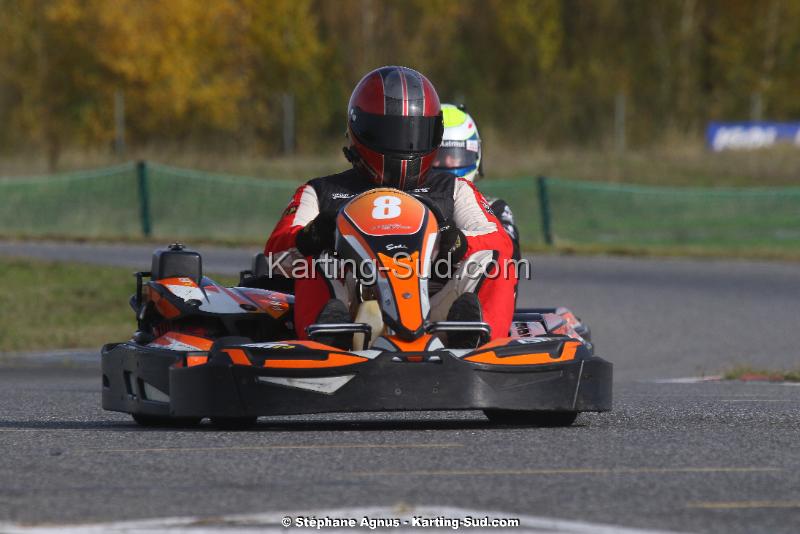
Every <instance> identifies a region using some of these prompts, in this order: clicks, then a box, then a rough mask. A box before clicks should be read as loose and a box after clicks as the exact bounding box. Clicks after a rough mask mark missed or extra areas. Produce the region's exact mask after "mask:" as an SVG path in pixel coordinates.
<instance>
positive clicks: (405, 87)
mask: <svg viewBox="0 0 800 534" xmlns="http://www.w3.org/2000/svg"><path fill="white" fill-rule="evenodd" d="M400 83H401V84H402V87H403V116H404V117H408V81H407V80H406V73H405V72H404V71H402V70H401V71H400ZM404 167H405V166H404ZM401 189H402V188H401Z"/></svg>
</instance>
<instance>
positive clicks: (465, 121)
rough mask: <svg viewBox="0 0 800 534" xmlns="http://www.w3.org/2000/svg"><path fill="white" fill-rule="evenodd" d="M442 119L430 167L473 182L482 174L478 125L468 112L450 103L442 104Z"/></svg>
mask: <svg viewBox="0 0 800 534" xmlns="http://www.w3.org/2000/svg"><path fill="white" fill-rule="evenodd" d="M442 118H443V119H444V135H443V136H442V144H441V145H440V146H439V153H438V154H437V155H436V158H435V159H434V160H433V168H434V169H441V170H446V171H448V172H451V173H453V174H455V175H456V176H460V177H462V178H466V179H467V180H469V181H475V179H476V178H477V177H478V176H479V175H482V174H483V172H482V169H481V136H480V135H479V134H478V126H477V125H476V124H475V121H474V120H472V117H470V115H469V113H467V112H466V111H464V110H463V109H460V108H459V107H457V106H454V105H453V104H442Z"/></svg>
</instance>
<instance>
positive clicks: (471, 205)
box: [453, 179, 497, 237]
mask: <svg viewBox="0 0 800 534" xmlns="http://www.w3.org/2000/svg"><path fill="white" fill-rule="evenodd" d="M453 200H454V201H455V202H454V205H455V210H454V213H453V222H454V223H455V225H456V226H458V227H459V228H460V229H461V231H462V232H464V235H465V236H467V237H474V236H479V235H486V234H491V233H492V232H496V231H497V225H496V224H495V223H493V222H492V221H490V220H489V218H488V217H487V216H486V214H485V213H484V212H483V209H482V208H481V205H480V204H479V203H478V199H477V198H476V196H475V191H474V190H473V189H472V187H470V186H469V185H468V184H467V183H466V182H465V181H464V180H460V179H458V180H456V186H455V189H454V191H453Z"/></svg>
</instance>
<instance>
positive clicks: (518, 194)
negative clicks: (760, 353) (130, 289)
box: [0, 162, 800, 250]
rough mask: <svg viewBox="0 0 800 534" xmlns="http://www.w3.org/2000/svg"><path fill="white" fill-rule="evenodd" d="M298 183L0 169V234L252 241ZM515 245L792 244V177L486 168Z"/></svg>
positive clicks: (144, 171) (798, 221)
mask: <svg viewBox="0 0 800 534" xmlns="http://www.w3.org/2000/svg"><path fill="white" fill-rule="evenodd" d="M297 185H298V183H297V182H293V181H285V180H273V179H260V178H252V177H244V176H232V175H223V174H211V173H206V172H199V171H195V170H188V169H181V168H176V167H170V166H166V165H160V164H156V163H149V162H148V163H145V162H138V163H126V164H123V165H119V166H115V167H110V168H107V169H99V170H96V171H90V172H82V173H69V174H62V175H55V176H42V177H33V178H0V236H3V237H67V238H102V239H130V238H139V237H149V238H154V239H160V240H186V241H191V240H201V239H202V240H206V241H209V240H210V241H235V242H252V243H256V242H262V241H263V240H264V239H265V237H266V236H267V235H268V233H269V232H270V230H271V229H272V227H273V226H274V224H275V223H276V221H277V220H278V218H279V217H280V214H281V213H282V212H283V210H284V208H285V206H286V204H287V202H288V200H289V198H290V197H291V195H292V193H293V192H294V190H295V188H296V187H297ZM479 185H480V187H481V189H482V190H483V191H484V192H485V193H486V194H487V196H492V197H498V198H503V199H505V200H506V201H507V202H508V203H509V204H510V205H511V206H512V207H513V210H514V215H515V218H516V222H517V225H518V227H519V230H520V235H521V237H522V242H523V245H524V246H536V245H538V246H541V245H553V244H554V245H564V246H570V245H601V246H615V247H617V246H619V247H639V248H647V247H674V246H693V247H702V248H704V249H709V250H711V249H720V250H731V249H745V248H751V247H755V248H782V249H795V250H800V188H796V187H783V188H736V189H722V188H668V187H649V186H648V187H643V186H631V185H622V184H608V183H599V182H578V181H572V180H564V179H558V178H543V177H540V178H519V179H514V180H486V181H483V182H481V183H480V184H479Z"/></svg>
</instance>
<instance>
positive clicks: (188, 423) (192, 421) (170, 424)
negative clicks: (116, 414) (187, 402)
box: [131, 413, 202, 428]
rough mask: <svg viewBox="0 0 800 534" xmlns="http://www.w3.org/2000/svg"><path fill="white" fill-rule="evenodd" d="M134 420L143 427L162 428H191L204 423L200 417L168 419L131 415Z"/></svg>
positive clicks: (156, 416) (164, 417)
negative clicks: (201, 422)
mask: <svg viewBox="0 0 800 534" xmlns="http://www.w3.org/2000/svg"><path fill="white" fill-rule="evenodd" d="M131 417H133V420H134V421H136V422H137V423H138V424H139V425H141V426H147V427H162V428H189V427H193V426H197V425H199V424H200V421H202V418H200V417H166V416H162V415H145V414H140V413H137V414H131Z"/></svg>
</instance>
